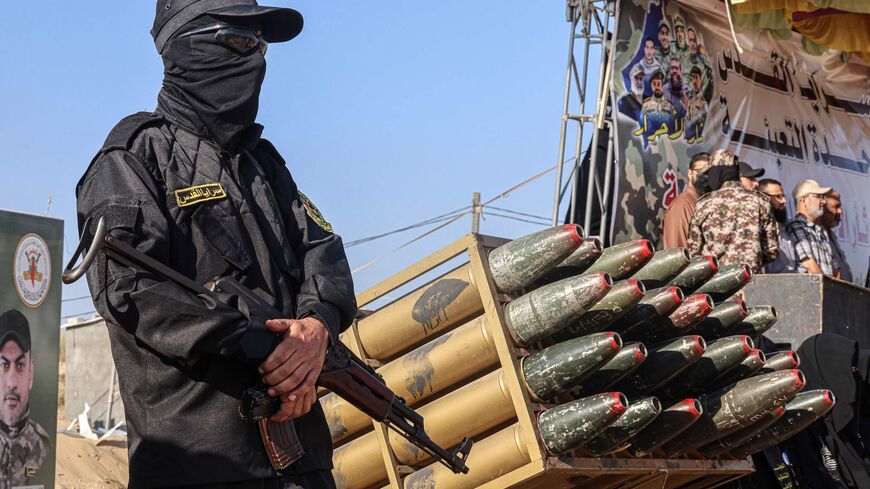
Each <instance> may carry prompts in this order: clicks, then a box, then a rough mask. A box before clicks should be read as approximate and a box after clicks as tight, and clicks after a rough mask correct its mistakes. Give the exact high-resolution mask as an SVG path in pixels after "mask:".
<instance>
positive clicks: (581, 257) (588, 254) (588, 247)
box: [537, 238, 604, 286]
mask: <svg viewBox="0 0 870 489" xmlns="http://www.w3.org/2000/svg"><path fill="white" fill-rule="evenodd" d="M603 251H604V247H603V246H601V241H599V240H598V238H585V239H584V240H583V244H581V245H580V246H579V247H578V248H577V249H576V250H574V252H573V253H571V255H569V256H568V258H565V260H563V261H562V262H561V263H559V264H558V265H556V267H555V268H553V269H552V270H551V271H550V272H549V273H547V274H546V275H544V276H543V277H542V278H541V279H540V280H538V281H537V285H539V286H540V285H546V284H551V283H553V282H556V281H559V280H562V279H566V278H568V277H573V276H575V275H580V274H582V273H584V272H586V269H587V268H589V267H591V266H592V264H593V263H595V260H597V259H598V257H600V256H601V253H602V252H603Z"/></svg>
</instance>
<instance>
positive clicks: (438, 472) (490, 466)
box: [403, 424, 531, 489]
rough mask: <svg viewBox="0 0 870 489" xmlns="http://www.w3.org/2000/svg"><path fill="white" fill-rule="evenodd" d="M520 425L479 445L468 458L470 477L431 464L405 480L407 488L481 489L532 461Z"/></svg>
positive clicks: (509, 428) (484, 440) (498, 433)
mask: <svg viewBox="0 0 870 489" xmlns="http://www.w3.org/2000/svg"><path fill="white" fill-rule="evenodd" d="M527 443H528V441H527V440H523V438H522V431H521V430H520V427H519V425H518V424H514V425H511V426H508V427H507V428H505V429H503V430H501V431H499V432H497V433H495V434H493V435H490V436H488V437H486V438H484V439H483V440H481V441H480V442H479V443H478V447H477V449H476V450H475V451H474V454H473V455H471V456H470V457H469V458H468V466H469V467H471V468H472V470H471V472H470V473H468V474H464V475H463V474H453V473H451V472H449V471H447V470H444V468H443V467H441V466H439V465H435V464H433V465H429V466H427V467H424V468H422V469H420V470H418V471H416V472H414V473H413V474H410V475H409V476H407V477H405V479H404V481H403V488H404V489H468V488H471V487H479V486H482V485H483V484H485V483H487V482H489V481H491V480H493V479H496V478H498V477H499V476H501V475H504V474H507V473H509V472H512V471H514V470H516V469H518V468H520V467H522V466H523V465H525V464H527V463H529V462H530V461H531V456H530V455H529V451H528V449H527V445H526V444H527Z"/></svg>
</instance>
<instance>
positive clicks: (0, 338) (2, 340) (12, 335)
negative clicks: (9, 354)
mask: <svg viewBox="0 0 870 489" xmlns="http://www.w3.org/2000/svg"><path fill="white" fill-rule="evenodd" d="M10 340H13V341H15V343H18V347H19V348H21V349H22V350H23V351H24V352H25V353H26V352H28V351H30V343H29V342H27V341H24V338H22V337H21V335H19V334H18V333H16V332H15V331H7V332H6V333H4V334H3V335H0V348H2V347H3V346H4V345H5V344H6V342H7V341H10Z"/></svg>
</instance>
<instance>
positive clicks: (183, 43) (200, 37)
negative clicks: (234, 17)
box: [158, 15, 266, 151]
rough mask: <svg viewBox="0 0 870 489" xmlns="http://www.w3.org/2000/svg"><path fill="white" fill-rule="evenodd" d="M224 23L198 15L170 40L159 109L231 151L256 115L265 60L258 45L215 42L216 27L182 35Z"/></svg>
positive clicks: (164, 63) (165, 52) (164, 61)
mask: <svg viewBox="0 0 870 489" xmlns="http://www.w3.org/2000/svg"><path fill="white" fill-rule="evenodd" d="M219 23H221V22H219V21H218V20H216V19H214V18H213V17H210V16H208V15H203V16H201V17H197V18H196V19H194V20H192V21H190V22H189V23H188V24H187V25H186V26H185V27H184V28H182V29H180V30H179V31H178V33H177V34H176V35H175V36H173V38H172V39H170V41H169V42H168V43H167V44H166V47H165V49H164V51H163V54H162V55H161V56H162V58H163V66H164V71H163V88H162V89H161V90H160V95H159V96H158V111H159V112H161V113H162V114H163V115H165V116H166V117H167V118H169V119H170V120H171V121H172V122H174V123H176V124H178V125H179V126H181V127H184V128H185V129H188V130H192V131H194V132H195V133H197V134H198V135H200V136H203V137H206V138H211V139H214V140H215V141H216V142H217V143H218V145H220V146H221V148H223V149H225V150H230V151H231V150H234V149H236V146H237V145H238V143H239V140H240V137H241V135H242V133H243V132H244V131H245V130H246V129H248V128H249V127H251V126H253V125H254V123H255V120H256V119H257V109H258V107H259V101H260V100H259V99H260V87H261V86H262V85H263V79H264V78H265V76H266V59H265V58H264V57H263V55H262V54H261V53H260V50H259V49H252V50H251V51H249V52H247V53H244V54H240V53H239V52H237V51H235V50H234V49H232V48H230V47H227V46H224V45H223V44H220V43H218V42H216V41H215V40H214V33H213V32H209V33H205V34H196V35H193V36H186V37H181V38H179V37H178V35H179V34H183V33H184V32H189V31H191V30H193V29H197V28H201V27H207V26H210V25H215V24H219Z"/></svg>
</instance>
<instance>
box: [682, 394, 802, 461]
mask: <svg viewBox="0 0 870 489" xmlns="http://www.w3.org/2000/svg"><path fill="white" fill-rule="evenodd" d="M798 395H800V394H798ZM795 397H797V396H795ZM783 414H785V406H777V407H776V409H774V410H773V411H771V412H769V413H767V414H765V415H764V416H762V418H761V419H759V420H758V421H756V422H755V423H752V424H751V425H749V426H747V427H745V428H741V429H739V430H737V431H735V432H734V433H731V434H730V435H728V436H726V437H724V438H720V439H718V440H716V441H714V442H713V443H710V444H709V445H704V446H703V447H701V448H699V449H698V451H699V452H701V454H702V455H704V456H705V457H707V458H716V457H720V456H722V454H724V453H725V452H727V451H728V450H731V449H732V448H736V447H739V446H740V445H743V444H744V443H746V442H747V441H749V440H750V439H751V438H752V437H754V436H755V435H757V434H759V433H761V432H762V431H764V430H766V429H768V428H770V427H771V426H772V425H773V423H776V422H777V421H779V418H781V417H782V415H783Z"/></svg>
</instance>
